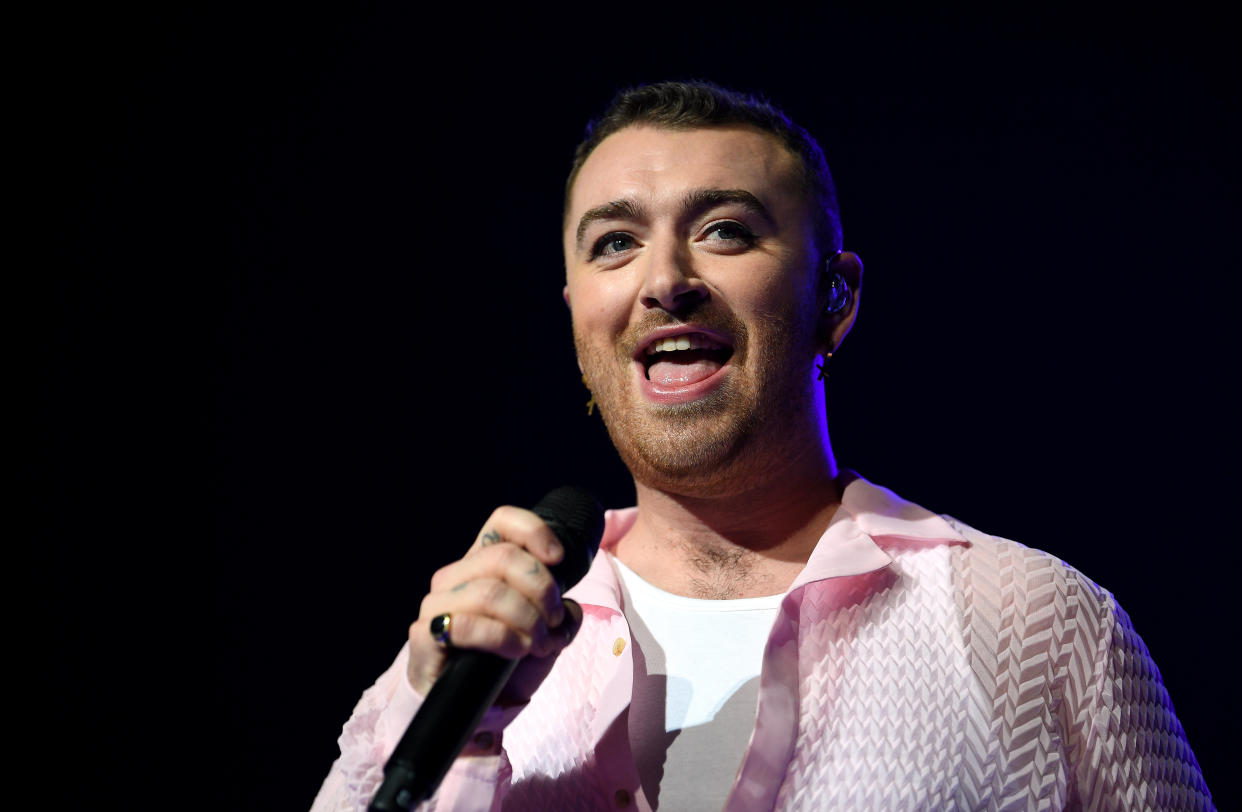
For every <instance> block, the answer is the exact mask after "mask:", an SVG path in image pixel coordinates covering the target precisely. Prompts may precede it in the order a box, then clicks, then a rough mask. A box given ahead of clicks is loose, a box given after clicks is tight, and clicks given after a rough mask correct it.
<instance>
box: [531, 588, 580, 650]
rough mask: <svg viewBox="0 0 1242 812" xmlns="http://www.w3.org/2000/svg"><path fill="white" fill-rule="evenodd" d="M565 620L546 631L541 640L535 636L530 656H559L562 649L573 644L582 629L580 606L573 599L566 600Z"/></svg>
mask: <svg viewBox="0 0 1242 812" xmlns="http://www.w3.org/2000/svg"><path fill="white" fill-rule="evenodd" d="M564 603H565V619H564V621H562V622H561V624H560V625H559V626H556V627H555V628H550V629H547V633H546V635H544V636H543V637H542V638H540V637H538V636H536V637H535V638H534V640H533V642H532V645H531V654H532V655H533V656H535V657H551V656H553V655H556V654H559V653H560V652H561V650H562V649H564V648H565V647H566V646H568V645H569V644H570V643H572V642H573V639H574V638H575V637H576V636H577V635H578V630H579V629H581V628H582V606H580V605H579V604H578V602H577V601H575V600H574V599H573V598H566V599H565V600H564Z"/></svg>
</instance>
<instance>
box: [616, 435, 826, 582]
mask: <svg viewBox="0 0 1242 812" xmlns="http://www.w3.org/2000/svg"><path fill="white" fill-rule="evenodd" d="M825 439H826V438H825ZM804 448H806V449H808V450H807V451H805V453H803V454H801V455H800V456H799V457H796V458H793V459H790V461H789V463H788V464H787V465H784V466H781V467H780V468H779V469H777V470H773V471H771V472H770V473H769V475H768V476H764V477H762V478H756V479H758V481H750V482H747V483H746V484H745V485H744V486H742V487H740V488H735V489H731V490H730V491H728V492H726V493H719V494H713V495H711V496H708V497H703V496H687V495H684V494H677V493H673V492H670V491H668V490H662V489H660V488H657V487H651V486H647V485H644V484H643V483H641V482H637V481H636V482H635V490H636V491H637V494H638V507H639V511H638V520H637V521H636V522H635V524H634V527H633V528H632V529H631V530H630V532H629V533H627V534H626V536H625V537H624V538H622V539H621V540H620V542H618V544H617V546H616V549H615V550H614V554H615V555H617V556H618V557H619V558H620V559H621V560H622V561H624V562H625V564H626V566H628V567H629V568H630V569H632V570H634V572H636V573H638V575H639V576H641V577H642V578H643V579H644V580H646V581H648V582H649V583H651V584H653V585H655V586H657V587H659V588H660V589H663V590H665V591H667V592H672V593H674V594H678V595H685V596H689V597H695V598H714V599H722V598H747V597H758V596H761V595H774V594H778V593H780V592H783V591H785V590H786V589H787V588H788V587H789V585H790V584H791V583H792V582H793V579H794V578H796V577H797V575H798V573H799V572H801V571H802V568H803V567H804V566H805V565H806V562H807V559H808V558H810V555H811V552H812V551H813V550H814V549H815V545H816V543H817V542H818V541H819V539H820V536H822V535H823V533H824V530H825V529H826V528H827V527H828V522H829V521H831V519H832V516H833V514H834V513H835V512H836V509H837V507H838V506H839V504H840V496H841V490H842V488H843V487H844V483H840V477H839V474H838V469H837V464H836V460H835V459H834V458H833V456H832V452H831V449H830V447H829V446H828V445H827V443H826V442H825V443H824V444H822V445H808V446H805V447H804ZM839 483H840V484H839Z"/></svg>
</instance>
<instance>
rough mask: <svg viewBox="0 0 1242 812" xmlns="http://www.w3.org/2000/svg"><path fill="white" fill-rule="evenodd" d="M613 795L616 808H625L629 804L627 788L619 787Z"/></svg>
mask: <svg viewBox="0 0 1242 812" xmlns="http://www.w3.org/2000/svg"><path fill="white" fill-rule="evenodd" d="M613 797H614V798H615V799H616V801H617V808H618V809H625V808H627V807H628V806H629V805H630V793H629V792H628V791H627V790H623V789H619V790H617V794H616V795H614V796H613Z"/></svg>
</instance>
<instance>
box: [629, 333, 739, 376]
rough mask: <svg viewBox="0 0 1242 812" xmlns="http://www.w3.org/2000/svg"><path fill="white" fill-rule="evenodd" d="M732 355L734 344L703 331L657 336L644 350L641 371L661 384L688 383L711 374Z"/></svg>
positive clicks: (641, 358)
mask: <svg viewBox="0 0 1242 812" xmlns="http://www.w3.org/2000/svg"><path fill="white" fill-rule="evenodd" d="M732 356H733V348H732V347H730V346H729V345H728V344H726V343H724V342H723V341H720V340H718V339H715V338H712V337H711V336H708V335H706V334H704V333H682V334H681V335H676V336H669V337H666V338H657V339H655V340H654V341H652V342H651V343H649V344H648V345H647V346H646V347H645V348H644V349H643V350H642V355H641V357H640V360H641V361H642V364H643V375H644V376H645V377H646V378H647V380H649V381H651V382H652V383H653V384H655V385H656V386H658V387H660V388H677V387H683V386H691V385H693V384H696V383H698V382H700V381H703V380H706V379H707V378H710V377H711V376H712V375H714V374H716V372H717V371H718V370H719V369H720V368H721V367H723V366H724V365H725V363H727V362H728V360H729V358H731V357H732Z"/></svg>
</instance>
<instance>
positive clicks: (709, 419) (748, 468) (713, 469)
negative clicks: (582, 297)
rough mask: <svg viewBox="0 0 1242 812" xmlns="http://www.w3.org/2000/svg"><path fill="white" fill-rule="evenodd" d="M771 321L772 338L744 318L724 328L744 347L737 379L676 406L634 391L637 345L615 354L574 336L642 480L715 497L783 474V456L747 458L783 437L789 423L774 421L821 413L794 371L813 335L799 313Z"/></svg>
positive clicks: (616, 437)
mask: <svg viewBox="0 0 1242 812" xmlns="http://www.w3.org/2000/svg"><path fill="white" fill-rule="evenodd" d="M695 321H696V323H702V322H701V321H700V320H699V319H698V318H696V319H695ZM763 323H764V325H765V327H764V333H765V335H764V336H763V338H762V340H755V341H752V340H750V336H749V335H748V331H747V329H746V327H745V325H744V324H742V323H740V322H737V321H733V320H730V321H729V322H728V324H727V327H726V325H720V326H722V327H726V329H727V334H728V335H731V336H733V338H734V342H735V343H734V356H733V358H732V359H731V360H730V363H731V364H733V365H735V368H734V370H733V371H732V373H731V374H730V376H729V379H728V380H726V381H724V382H722V384H721V385H720V387H719V388H717V389H716V390H715V391H714V392H712V393H711V394H709V395H707V396H705V397H703V398H700V399H698V400H695V401H691V402H689V403H682V404H675V405H667V406H661V405H656V404H652V403H650V402H648V401H646V400H645V399H644V398H643V397H642V395H641V394H640V393H639V392H638V391H636V389H635V388H634V387H633V386H632V385H631V377H630V376H631V375H632V374H633V371H632V363H633V362H632V359H631V356H630V354H629V351H628V348H630V347H632V346H633V344H632V343H631V342H629V341H626V340H624V339H622V340H619V341H618V342H617V345H618V349H617V350H616V351H611V348H609V349H603V348H600V347H592V346H588V345H587V344H586V343H585V342H584V341H582V340H581V337H580V336H578V335H577V334H575V336H574V343H575V346H576V347H577V349H578V358H579V361H580V362H581V363H582V368H583V373H584V374H585V376H586V379H587V381H588V382H589V384H590V386H591V391H592V394H593V395H594V397H595V401H596V403H597V404H598V405H599V409H600V415H601V416H602V417H603V419H604V424H605V426H606V427H607V429H608V434H609V436H610V437H611V438H612V443H613V445H614V446H615V447H616V449H617V452H618V453H619V454H620V455H621V459H622V460H623V461H624V462H625V465H626V467H627V468H629V470H630V472H631V473H632V474H633V476H634V478H635V480H637V481H638V482H639V483H641V484H643V485H646V486H648V487H652V488H655V489H658V490H662V491H665V492H669V493H678V494H684V495H695V496H716V495H723V494H726V493H734V492H738V491H739V490H743V489H745V486H746V485H747V483H748V482H750V483H753V482H754V481H755V480H756V479H757V478H759V479H762V478H764V477H766V476H767V475H768V474H769V473H770V472H771V470H775V469H776V468H779V466H780V459H779V456H780V455H779V453H778V454H777V455H776V456H777V458H774V457H773V456H772V455H764V454H753V453H747V452H748V451H749V450H751V449H752V447H753V446H754V445H755V444H756V442H757V440H758V438H759V437H761V436H763V435H764V433H765V431H764V430H765V429H766V430H767V431H766V433H767V434H768V435H772V434H773V431H775V433H776V435H777V436H778V437H779V435H780V431H781V427H780V426H779V425H773V424H775V423H779V422H780V420H781V417H782V415H788V414H794V413H805V412H807V411H809V410H810V409H811V408H812V404H811V400H812V398H811V395H810V393H809V391H808V390H807V388H806V387H805V385H804V384H803V376H802V373H801V372H800V371H797V370H791V369H790V365H791V364H795V363H797V359H799V358H801V357H802V356H803V354H806V356H807V357H808V358H810V357H813V352H811V351H810V350H806V349H805V347H803V348H801V349H802V350H803V351H799V350H800V348H799V343H800V342H799V336H805V335H806V331H805V330H802V329H799V328H800V327H802V326H803V325H802V324H801V321H800V320H797V317H795V322H794V323H791V321H790V320H789V319H788V318H778V317H776V316H770V317H768V318H766V319H764V322H763ZM627 332H628V331H627ZM636 332H637V330H636ZM790 410H794V411H790ZM776 445H777V446H779V445H780V443H779V442H777V443H776ZM773 450H774V451H775V450H776V449H775V448H774V449H773Z"/></svg>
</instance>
